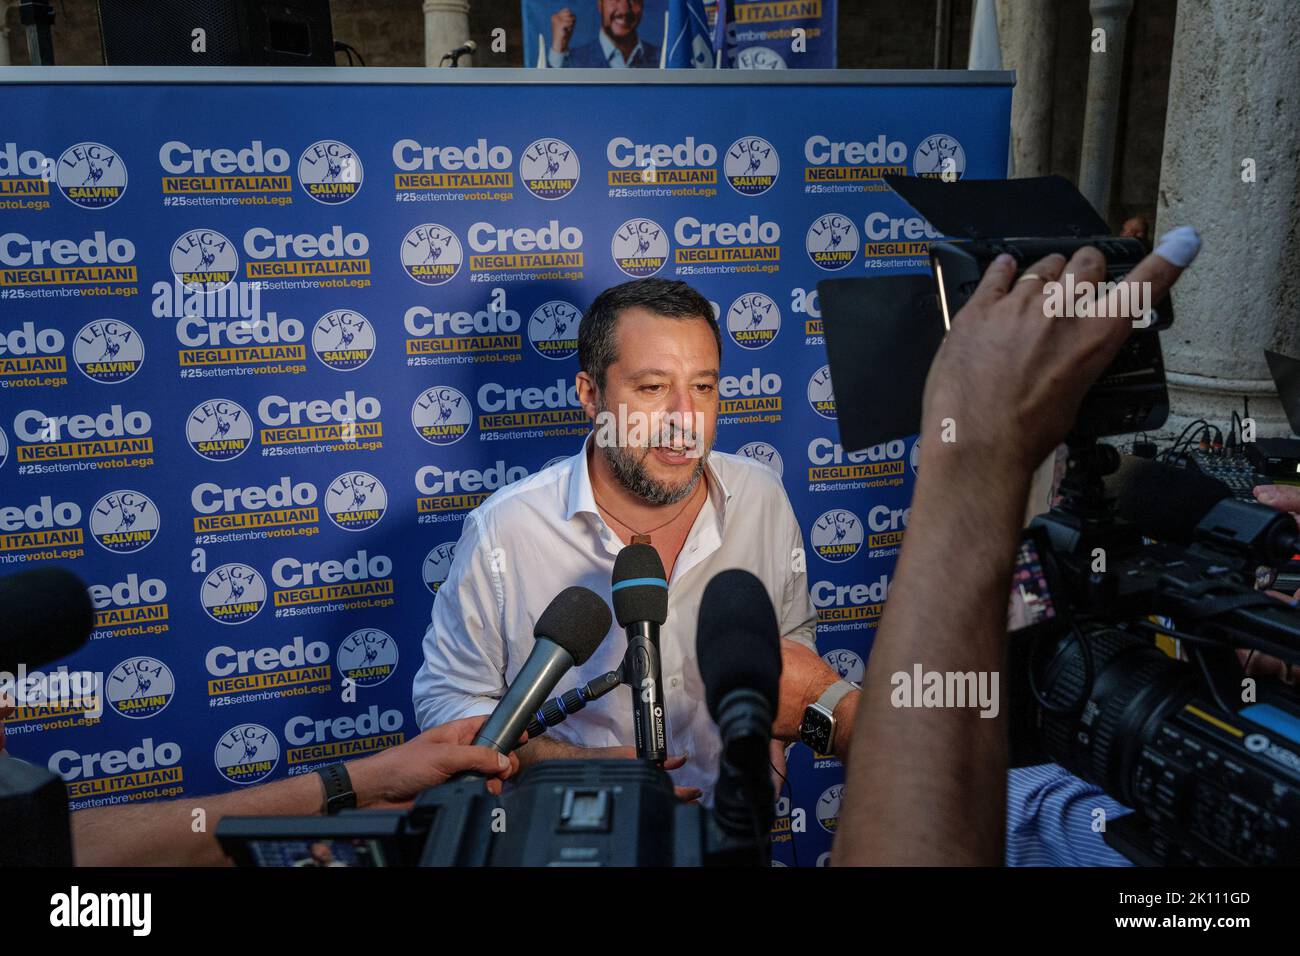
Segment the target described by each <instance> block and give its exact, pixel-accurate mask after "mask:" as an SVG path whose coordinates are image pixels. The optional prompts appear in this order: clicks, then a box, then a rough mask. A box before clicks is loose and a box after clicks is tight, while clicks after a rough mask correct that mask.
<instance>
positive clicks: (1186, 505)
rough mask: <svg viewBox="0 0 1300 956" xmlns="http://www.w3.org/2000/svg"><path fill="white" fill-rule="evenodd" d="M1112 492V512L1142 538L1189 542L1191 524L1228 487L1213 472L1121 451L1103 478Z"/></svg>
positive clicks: (1227, 493)
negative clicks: (1111, 470) (1115, 464)
mask: <svg viewBox="0 0 1300 956" xmlns="http://www.w3.org/2000/svg"><path fill="white" fill-rule="evenodd" d="M1106 491H1107V493H1108V494H1112V495H1114V496H1115V514H1116V515H1117V516H1118V517H1120V518H1123V519H1124V520H1125V521H1127V522H1129V523H1130V524H1132V525H1134V526H1135V527H1136V528H1137V529H1138V530H1139V531H1141V532H1142V533H1143V534H1144V535H1146V536H1147V537H1148V538H1155V539H1156V540H1157V541H1167V542H1169V543H1171V544H1181V545H1184V546H1186V545H1189V544H1191V543H1192V541H1193V539H1194V538H1195V531H1196V525H1197V523H1198V522H1200V520H1201V519H1202V518H1204V517H1205V516H1206V515H1207V514H1209V512H1210V509H1211V508H1213V507H1214V506H1215V505H1217V504H1218V503H1219V502H1220V501H1222V500H1223V499H1224V498H1229V497H1231V496H1232V492H1231V490H1230V489H1229V488H1228V486H1227V485H1225V484H1224V483H1223V482H1221V481H1219V480H1218V479H1217V478H1211V477H1210V476H1209V475H1206V474H1203V473H1202V472H1199V471H1191V470H1189V469H1186V468H1175V467H1174V466H1173V465H1167V464H1163V463H1161V462H1156V461H1151V460H1149V459H1146V458H1138V457H1136V456H1134V455H1125V456H1123V458H1122V459H1121V460H1120V467H1119V470H1118V471H1117V472H1115V474H1113V475H1111V476H1109V477H1108V478H1107V479H1106Z"/></svg>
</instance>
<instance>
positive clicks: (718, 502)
mask: <svg viewBox="0 0 1300 956" xmlns="http://www.w3.org/2000/svg"><path fill="white" fill-rule="evenodd" d="M602 35H603V34H602ZM595 434H596V433H595V432H592V433H591V434H590V435H588V436H587V440H586V441H584V442H583V443H582V447H581V448H580V449H578V453H577V454H576V455H574V456H573V457H572V458H570V459H569V463H568V468H569V503H568V508H567V509H566V511H565V513H564V520H565V521H571V520H573V516H574V515H576V514H578V513H579V512H583V511H587V512H590V513H591V514H594V515H595V516H596V517H597V518H600V510H599V509H598V508H597V507H596V493H595V492H594V491H593V490H592V487H591V472H590V471H589V470H588V469H587V448H588V447H589V446H590V445H591V443H592V442H593V441H595ZM704 467H705V468H706V469H707V470H708V472H709V500H710V501H711V502H712V504H713V507H714V508H715V509H716V510H717V512H718V522H719V524H721V523H722V522H723V521H724V519H725V518H726V512H727V502H729V501H730V500H731V492H730V491H728V490H727V485H726V483H725V482H724V481H723V480H722V475H721V474H720V469H719V468H718V461H717V459H716V458H715V457H714V456H713V455H712V454H710V455H709V457H708V460H707V461H705V463H704ZM600 520H602V521H604V520H605V519H603V518H600Z"/></svg>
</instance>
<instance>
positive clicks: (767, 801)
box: [695, 569, 781, 840]
mask: <svg viewBox="0 0 1300 956" xmlns="http://www.w3.org/2000/svg"><path fill="white" fill-rule="evenodd" d="M695 654H696V657H697V658H698V659H699V665H700V677H701V678H702V680H703V681H704V702H705V704H706V705H707V706H708V708H709V715H710V716H711V717H712V718H713V720H714V721H715V722H716V723H717V725H718V732H719V734H720V735H721V736H722V759H721V761H720V764H719V767H718V784H717V787H716V788H715V789H714V798H713V799H714V813H715V818H716V820H717V822H718V824H719V826H721V828H722V829H723V831H724V832H725V833H727V834H729V835H730V836H732V837H733V838H735V839H738V840H745V839H749V840H753V839H754V838H755V834H756V833H759V834H763V833H766V832H767V831H768V829H770V828H771V826H772V816H773V812H774V811H773V793H772V780H771V777H770V776H769V775H768V765H769V764H768V747H769V745H770V743H771V740H772V721H773V719H774V718H775V717H776V709H777V699H778V695H779V693H780V688H781V629H780V626H779V625H778V624H777V620H776V611H775V610H774V609H773V607H772V601H771V599H770V598H769V597H768V596H767V590H766V589H765V588H764V587H763V582H761V581H759V580H758V578H756V577H754V575H752V574H750V573H749V572H748V571H741V570H739V569H732V570H730V571H723V572H721V573H720V574H717V575H715V576H714V577H713V580H711V581H710V582H709V583H708V585H707V586H706V587H705V588H704V597H703V598H702V599H701V601H700V615H699V619H698V627H697V629H696V634H695Z"/></svg>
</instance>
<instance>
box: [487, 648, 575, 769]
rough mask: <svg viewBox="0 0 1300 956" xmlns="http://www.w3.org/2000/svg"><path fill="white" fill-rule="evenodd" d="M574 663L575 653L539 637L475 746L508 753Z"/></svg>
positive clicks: (517, 742) (516, 744) (517, 744)
mask: <svg viewBox="0 0 1300 956" xmlns="http://www.w3.org/2000/svg"><path fill="white" fill-rule="evenodd" d="M572 667H573V657H572V656H570V654H569V652H568V651H566V650H565V649H564V648H563V647H560V645H558V644H556V643H554V642H553V641H550V640H547V639H545V638H538V640H537V643H536V644H535V645H534V646H533V650H532V652H531V653H530V654H529V655H528V660H526V661H524V666H523V667H521V668H520V669H519V673H518V674H516V675H515V679H514V680H513V681H512V682H511V684H510V687H509V688H508V689H507V690H506V693H505V696H504V697H502V698H501V700H500V702H499V703H498V704H497V708H496V710H494V711H492V716H491V717H489V718H488V719H487V723H485V724H484V725H483V726H482V728H481V729H480V730H479V732H478V736H477V737H475V738H474V746H476V747H491V748H492V749H493V750H496V751H498V752H499V753H503V754H508V753H510V751H512V750H514V749H515V748H516V747H518V746H519V738H520V737H522V736H523V733H524V728H525V727H527V726H528V721H529V720H530V719H531V718H532V716H533V714H534V712H536V710H537V708H538V707H540V706H541V705H542V703H543V702H544V701H545V700H546V695H547V694H549V693H550V692H551V691H552V690H554V689H555V685H556V684H558V683H559V682H560V678H561V677H563V676H564V675H565V673H566V672H567V671H568V670H569V669H570V668H572Z"/></svg>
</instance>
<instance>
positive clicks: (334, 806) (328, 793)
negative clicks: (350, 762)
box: [316, 763, 357, 816]
mask: <svg viewBox="0 0 1300 956" xmlns="http://www.w3.org/2000/svg"><path fill="white" fill-rule="evenodd" d="M316 773H317V774H319V775H320V778H321V782H323V783H324V784H325V813H326V815H327V816H333V815H334V814H336V813H338V812H339V811H340V810H352V809H355V808H356V805H357V795H356V792H355V791H354V790H353V789H352V778H351V777H350V776H348V770H347V767H345V766H343V764H341V763H332V764H328V765H326V766H324V767H321V768H320V769H319V770H317V771H316Z"/></svg>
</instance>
